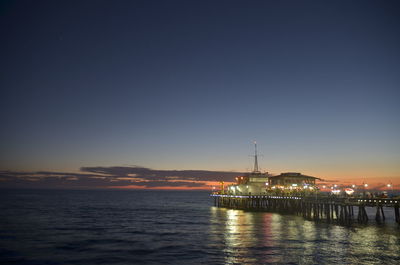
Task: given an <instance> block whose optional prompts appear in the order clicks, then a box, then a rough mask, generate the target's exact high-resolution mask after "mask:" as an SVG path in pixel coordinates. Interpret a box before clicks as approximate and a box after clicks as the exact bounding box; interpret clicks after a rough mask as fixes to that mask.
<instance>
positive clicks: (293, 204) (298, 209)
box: [211, 194, 400, 224]
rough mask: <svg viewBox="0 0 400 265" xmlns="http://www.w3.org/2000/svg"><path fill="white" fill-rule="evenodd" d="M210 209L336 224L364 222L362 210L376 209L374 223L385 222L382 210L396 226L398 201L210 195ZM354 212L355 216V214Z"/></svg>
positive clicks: (388, 199) (364, 213)
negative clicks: (292, 216)
mask: <svg viewBox="0 0 400 265" xmlns="http://www.w3.org/2000/svg"><path fill="white" fill-rule="evenodd" d="M211 196H212V197H214V205H215V206H217V207H226V208H232V209H243V210H254V211H270V212H279V213H287V214H295V215H300V216H303V217H304V218H306V219H310V220H324V221H327V222H336V223H340V224H351V223H353V222H355V221H357V222H358V223H366V222H368V215H367V212H366V209H365V207H374V208H376V214H375V220H376V221H377V222H382V221H385V219H386V217H385V213H384V211H383V207H392V208H393V209H394V217H395V221H396V222H397V223H399V224H400V212H399V208H400V198H399V199H395V198H364V197H362V198H360V197H336V196H320V195H313V196H276V195H258V196H257V195H222V194H212V195H211ZM355 212H356V214H355Z"/></svg>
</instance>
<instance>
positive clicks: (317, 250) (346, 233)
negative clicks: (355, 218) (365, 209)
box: [210, 207, 400, 264]
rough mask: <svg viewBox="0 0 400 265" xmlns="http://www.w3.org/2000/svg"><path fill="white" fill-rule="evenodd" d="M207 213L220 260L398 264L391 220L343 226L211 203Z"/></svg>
mask: <svg viewBox="0 0 400 265" xmlns="http://www.w3.org/2000/svg"><path fill="white" fill-rule="evenodd" d="M210 218H211V220H210V239H211V241H212V242H214V243H215V244H222V245H223V246H222V249H223V252H224V255H225V263H226V264H260V263H261V264H265V263H281V264H288V263H289V264H321V263H325V264H328V263H329V264H331V263H337V264H357V263H358V264H360V263H363V264H400V229H399V227H398V226H396V225H394V224H392V225H386V226H377V225H368V226H358V227H357V226H356V227H343V226H338V225H333V224H326V223H317V222H313V221H307V220H304V219H303V218H301V217H298V216H291V215H280V214H275V213H266V212H246V211H242V210H233V209H224V208H216V207H212V208H211V214H210ZM221 224H224V225H221Z"/></svg>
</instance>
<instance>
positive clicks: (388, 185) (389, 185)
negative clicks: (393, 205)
mask: <svg viewBox="0 0 400 265" xmlns="http://www.w3.org/2000/svg"><path fill="white" fill-rule="evenodd" d="M386 186H387V187H388V188H391V191H392V192H391V195H393V184H392V182H390V183H389V184H387V185H386Z"/></svg>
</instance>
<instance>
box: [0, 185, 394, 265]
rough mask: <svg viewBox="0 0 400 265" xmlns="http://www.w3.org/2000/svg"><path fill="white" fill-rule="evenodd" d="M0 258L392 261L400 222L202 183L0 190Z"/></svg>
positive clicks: (59, 261)
mask: <svg viewBox="0 0 400 265" xmlns="http://www.w3.org/2000/svg"><path fill="white" fill-rule="evenodd" d="M0 199H1V205H0V213H1V215H0V264H400V228H399V226H398V225H397V224H395V223H394V222H393V221H389V222H387V223H386V224H385V225H380V226H378V225H375V224H370V225H367V226H355V227H342V226H338V225H330V224H324V223H315V222H312V221H306V220H303V219H302V218H301V217H297V216H291V215H280V214H275V213H263V212H244V211H240V210H228V209H223V208H216V207H213V206H212V199H211V198H210V197H209V196H208V193H207V192H196V191H195V192H187V191H116V190H96V191H54V190H52V191H49V190H47V191H46V190H2V191H0Z"/></svg>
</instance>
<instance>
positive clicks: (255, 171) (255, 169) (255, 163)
mask: <svg viewBox="0 0 400 265" xmlns="http://www.w3.org/2000/svg"><path fill="white" fill-rule="evenodd" d="M253 172H254V173H260V171H259V170H258V154H257V142H256V141H254V170H253Z"/></svg>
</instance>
